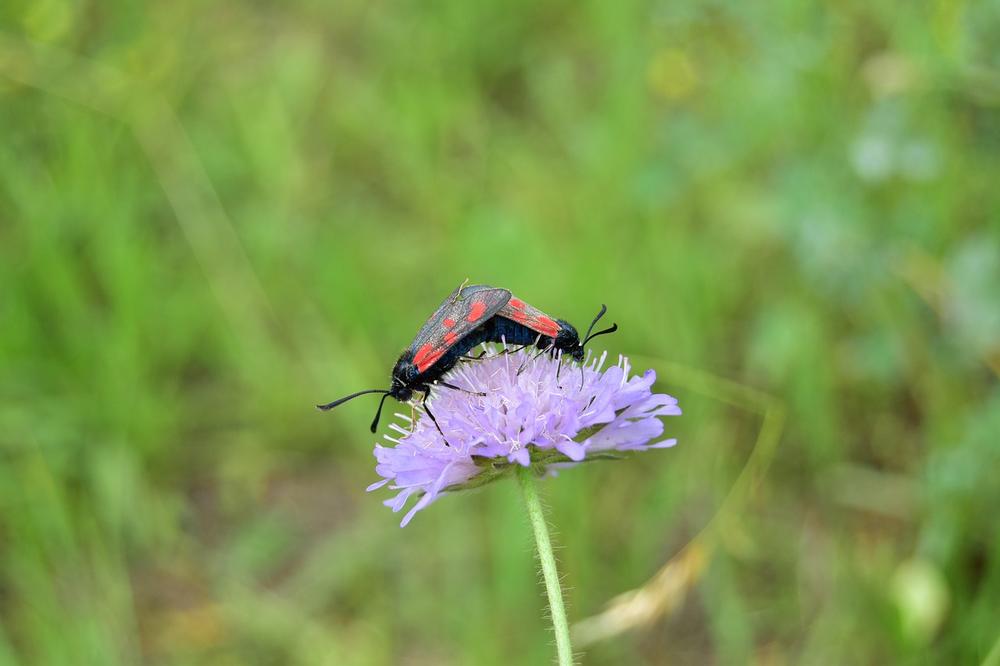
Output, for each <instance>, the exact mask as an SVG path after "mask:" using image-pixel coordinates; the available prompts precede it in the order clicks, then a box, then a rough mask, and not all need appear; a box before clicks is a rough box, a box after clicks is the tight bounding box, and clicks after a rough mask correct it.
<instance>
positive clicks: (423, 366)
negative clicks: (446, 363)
mask: <svg viewBox="0 0 1000 666" xmlns="http://www.w3.org/2000/svg"><path fill="white" fill-rule="evenodd" d="M444 353H445V349H444V348H443V347H439V348H437V349H433V348H432V347H431V346H430V344H426V345H424V346H423V347H421V348H420V350H419V351H418V352H417V355H416V356H414V357H413V364H414V365H416V366H417V370H419V371H420V372H424V371H425V370H427V368H429V367H431V366H432V365H434V364H435V363H437V360H438V359H439V358H441V357H442V356H444Z"/></svg>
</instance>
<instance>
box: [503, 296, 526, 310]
mask: <svg viewBox="0 0 1000 666" xmlns="http://www.w3.org/2000/svg"><path fill="white" fill-rule="evenodd" d="M507 305H509V306H510V307H512V308H514V309H515V310H523V309H524V301H522V300H521V299H520V298H512V299H510V300H509V301H507Z"/></svg>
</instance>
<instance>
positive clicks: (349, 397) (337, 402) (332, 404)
mask: <svg viewBox="0 0 1000 666" xmlns="http://www.w3.org/2000/svg"><path fill="white" fill-rule="evenodd" d="M368 393H388V391H386V390H385V389H366V390H364V391H358V392H357V393H352V394H351V395H345V396H344V397H343V398H340V399H339V400H334V401H333V402H328V403H326V404H325V405H316V407H318V408H319V409H322V410H323V411H324V412H325V411H329V410H331V409H333V408H334V407H339V406H340V405H342V404H344V403H345V402H347V401H348V400H354V399H355V398H357V397H358V396H359V395H366V394H368ZM384 399H385V398H383V400H384Z"/></svg>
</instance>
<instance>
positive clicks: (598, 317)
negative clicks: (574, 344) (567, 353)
mask: <svg viewBox="0 0 1000 666" xmlns="http://www.w3.org/2000/svg"><path fill="white" fill-rule="evenodd" d="M607 311H608V306H607V305H605V304H604V303H601V311H600V312H598V313H597V316H596V317H594V321H592V322H590V328H588V329H587V334H586V335H585V336H583V340H584V343H586V341H587V340H589V339H590V332H591V331H592V330H594V326H596V325H597V322H598V320H599V319H600V318H601V317H603V316H604V313H605V312H607ZM581 344H583V343H581Z"/></svg>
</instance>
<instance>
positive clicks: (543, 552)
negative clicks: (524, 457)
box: [517, 465, 573, 666]
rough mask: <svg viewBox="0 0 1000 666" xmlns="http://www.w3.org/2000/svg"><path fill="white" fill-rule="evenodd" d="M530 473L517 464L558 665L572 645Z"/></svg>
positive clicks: (566, 660)
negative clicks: (536, 548) (540, 566)
mask: <svg viewBox="0 0 1000 666" xmlns="http://www.w3.org/2000/svg"><path fill="white" fill-rule="evenodd" d="M533 474H534V472H533V471H532V470H531V468H530V467H521V466H520V465H519V466H518V470H517V481H518V483H519V484H520V486H521V495H522V497H524V505H525V507H527V509H528V519H529V520H530V521H531V528H532V529H533V530H534V532H535V545H536V546H537V547H538V560H539V561H540V562H541V563H542V577H543V578H544V579H545V591H546V592H548V595H549V613H550V614H551V616H552V628H553V630H554V631H555V634H556V653H557V654H558V656H559V666H573V648H572V647H571V646H570V642H569V623H568V622H567V621H566V607H565V606H564V605H563V597H562V588H561V587H560V585H559V573H558V572H557V571H556V556H555V553H553V552H552V541H550V540H549V528H548V526H547V525H546V524H545V515H544V514H543V513H542V503H541V501H540V500H539V499H538V490H537V489H536V488H535V479H534V478H533Z"/></svg>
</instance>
